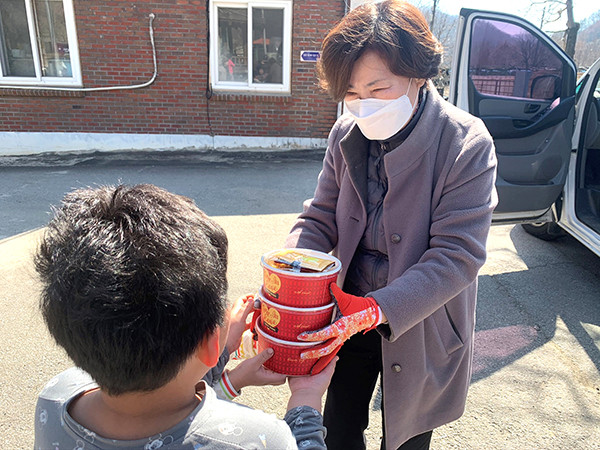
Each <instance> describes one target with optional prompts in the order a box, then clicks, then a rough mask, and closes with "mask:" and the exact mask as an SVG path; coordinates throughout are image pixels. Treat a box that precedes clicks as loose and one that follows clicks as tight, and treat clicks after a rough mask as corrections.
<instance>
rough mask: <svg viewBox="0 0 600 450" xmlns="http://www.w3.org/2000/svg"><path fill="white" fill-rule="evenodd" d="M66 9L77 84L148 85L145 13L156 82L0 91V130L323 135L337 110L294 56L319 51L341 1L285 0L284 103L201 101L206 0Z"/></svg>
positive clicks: (99, 0) (239, 97)
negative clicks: (289, 22) (288, 25)
mask: <svg viewBox="0 0 600 450" xmlns="http://www.w3.org/2000/svg"><path fill="white" fill-rule="evenodd" d="M73 3H74V9H75V16H76V27H77V35H78V41H79V52H80V61H81V70H82V76H83V83H84V87H98V86H107V85H131V84H140V83H143V82H145V81H147V80H149V79H150V77H151V76H152V73H153V63H152V48H151V45H150V40H149V35H148V23H149V19H148V16H149V14H150V13H154V14H155V15H156V18H155V20H154V24H153V26H154V38H155V42H156V50H157V58H158V78H157V79H156V81H155V82H154V83H153V84H152V85H150V86H149V87H146V88H143V89H137V90H120V91H102V92H85V93H74V92H68V93H65V92H52V91H48V90H45V91H44V90H36V91H21V90H11V89H0V131H17V132H27V131H42V132H44V131H45V132H48V131H49V132H53V131H55V132H81V133H90V132H104V133H166V134H213V135H228V136H283V137H302V138H324V137H326V136H327V133H328V131H329V128H330V127H331V125H332V124H333V122H334V121H335V118H336V104H335V103H333V102H332V101H331V100H330V99H329V98H328V97H327V95H326V94H325V93H324V92H322V91H321V90H320V89H319V88H318V86H317V80H316V77H315V64H314V63H310V62H300V58H299V55H300V51H301V50H315V49H319V48H320V42H321V40H322V39H323V37H324V36H325V34H326V33H327V31H328V30H329V28H331V26H332V25H333V24H334V23H335V22H337V21H338V20H339V19H340V18H341V17H342V15H343V14H344V1H343V0H294V2H293V28H292V34H293V38H292V40H293V42H292V55H291V57H292V74H291V95H290V96H281V95H279V96H277V95H250V94H247V95H246V94H235V95H234V94H222V93H213V96H212V97H211V98H210V100H208V99H207V96H206V88H207V68H208V59H207V58H208V52H207V2H206V1H205V0H197V1H196V0H163V1H158V0H136V1H135V2H132V1H121V0H93V1H92V0H74V2H73Z"/></svg>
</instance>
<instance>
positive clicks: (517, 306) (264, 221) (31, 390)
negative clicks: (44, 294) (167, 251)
mask: <svg viewBox="0 0 600 450" xmlns="http://www.w3.org/2000/svg"><path fill="white" fill-rule="evenodd" d="M320 165H321V163H320V158H318V157H306V158H299V159H290V160H287V161H286V160H279V161H273V160H266V159H261V160H254V161H253V160H244V161H238V162H231V161H226V162H223V161H217V162H207V163H206V164H204V163H202V164H197V165H189V164H187V165H185V164H184V165H179V166H178V165H172V164H170V165H166V164H162V163H161V164H159V163H152V162H150V163H147V164H133V165H124V164H120V165H116V166H115V165H111V164H88V165H84V166H71V167H68V166H64V167H51V168H48V167H36V168H29V169H27V168H23V167H20V168H15V167H13V168H7V167H4V168H0V172H1V173H0V175H2V176H0V189H2V190H1V192H3V193H4V196H3V197H2V198H0V206H1V208H0V223H1V224H4V225H0V236H3V237H4V239H3V240H1V241H0V344H1V346H0V435H1V436H2V437H3V438H2V440H3V442H2V445H1V446H2V447H3V448H31V446H32V444H33V436H32V432H33V431H32V430H33V411H34V405H35V398H36V394H37V392H38V391H39V390H40V389H41V387H42V386H43V385H44V383H45V381H47V380H48V379H49V378H51V377H52V376H53V375H54V374H56V373H57V372H59V371H60V370H62V369H63V368H66V367H68V366H69V365H70V363H69V361H68V360H67V359H66V357H65V356H64V355H63V353H62V352H61V351H60V350H59V349H57V348H56V347H55V346H54V344H53V343H52V342H51V340H50V339H49V337H48V335H47V333H46V331H45V329H44V327H43V324H42V322H41V319H40V316H39V314H38V311H37V295H38V289H39V286H38V283H37V281H36V279H35V277H34V273H33V270H32V265H31V255H32V252H33V251H34V249H35V246H36V242H37V238H38V236H39V231H34V232H27V233H25V234H21V235H18V236H13V234H15V233H16V232H21V231H27V230H32V229H35V228H37V227H39V226H42V225H43V223H45V220H47V218H48V211H49V205H50V204H51V203H54V204H55V203H56V202H57V201H58V199H59V198H60V197H61V196H62V194H63V193H64V192H65V191H66V190H70V189H71V188H73V187H77V186H85V185H93V184H103V183H116V182H118V181H119V180H121V181H123V182H127V183H132V182H151V183H155V184H158V185H160V186H163V187H165V188H167V189H170V190H172V191H174V192H178V193H183V194H185V195H189V196H191V197H193V198H195V199H196V202H197V203H198V204H199V205H201V207H202V208H203V209H204V210H205V211H207V212H208V213H209V214H210V215H212V216H214V217H215V218H216V220H217V221H218V222H219V223H221V224H222V226H223V227H224V228H225V229H226V231H227V233H228V236H229V239H230V261H231V264H230V268H229V280H230V296H231V297H237V296H239V295H242V294H245V293H247V292H252V291H254V290H256V289H257V288H258V287H259V286H260V283H261V276H262V272H261V269H260V266H259V258H260V255H261V254H263V253H265V252H267V251H270V250H273V249H276V248H279V247H280V246H281V244H282V242H283V239H284V237H285V235H286V233H287V231H288V230H289V228H290V226H291V224H292V222H293V220H294V217H295V215H296V213H297V211H299V210H300V209H301V202H302V200H303V199H304V198H306V197H308V196H310V195H311V194H312V190H313V188H314V183H315V180H316V176H317V174H318V171H319V169H320ZM2 184H4V186H2ZM9 223H12V225H11V227H12V228H10V231H7V230H8V228H6V226H7V225H6V224H9ZM2 227H4V228H2ZM2 233H4V234H2ZM488 250H489V257H488V261H487V263H486V265H485V266H484V267H483V269H482V271H481V273H480V276H479V285H480V289H479V297H478V309H477V331H476V354H475V360H474V364H473V381H472V386H471V391H470V395H469V398H468V403H467V410H466V412H465V414H464V416H463V417H462V418H461V419H460V420H458V421H457V422H454V423H452V424H449V425H446V426H444V427H442V428H440V429H438V430H436V432H435V433H434V438H433V442H432V448H433V449H470V448H472V449H505V448H506V449H509V448H510V449H512V448H523V449H529V448H531V449H592V448H600V444H599V443H600V427H599V426H598V424H599V423H600V294H599V293H600V258H598V257H597V256H595V255H594V254H592V253H591V252H589V251H588V250H586V249H585V248H583V247H582V246H581V245H580V244H579V243H578V242H576V241H575V240H573V239H572V238H570V237H565V238H563V239H561V240H559V241H556V242H551V243H549V242H544V241H540V240H537V239H536V238H534V237H532V236H530V235H528V234H526V233H525V232H524V231H523V230H522V229H521V228H520V227H519V226H495V227H492V231H491V234H490V239H489V241H488ZM239 401H240V402H242V403H246V404H248V405H250V406H254V407H257V408H262V409H265V410H267V411H269V412H272V413H274V414H276V415H278V416H279V417H282V416H283V413H284V412H285V403H286V401H287V387H285V386H282V387H277V388H273V387H268V388H245V389H244V393H243V394H242V396H241V397H240V398H239ZM380 435H381V429H380V425H379V405H378V398H377V397H376V398H375V399H374V401H373V405H372V423H371V426H370V428H369V430H368V436H367V437H368V444H369V449H376V448H379V437H380Z"/></svg>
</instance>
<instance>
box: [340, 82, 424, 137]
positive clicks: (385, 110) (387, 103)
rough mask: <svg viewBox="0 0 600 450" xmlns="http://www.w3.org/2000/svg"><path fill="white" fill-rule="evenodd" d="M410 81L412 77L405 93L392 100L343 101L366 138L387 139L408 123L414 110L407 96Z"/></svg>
mask: <svg viewBox="0 0 600 450" xmlns="http://www.w3.org/2000/svg"><path fill="white" fill-rule="evenodd" d="M411 82H412V78H411V79H410V80H409V82H408V88H407V89H406V94H404V95H402V96H400V97H398V98H397V99H394V100H380V99H378V98H366V99H364V100H361V99H356V100H350V101H349V102H347V101H344V104H345V105H346V109H347V110H348V112H349V113H350V114H352V116H354V120H355V121H356V124H357V125H358V127H359V128H360V131H362V133H363V134H364V135H365V137H366V138H367V139H371V140H377V141H381V140H385V139H388V138H390V137H392V136H393V135H395V134H396V133H397V132H398V131H400V130H401V129H402V128H403V127H404V126H405V125H406V124H407V123H408V121H409V120H410V118H411V117H412V115H413V110H414V105H412V104H411V103H410V99H409V98H408V91H409V89H410V84H411ZM415 103H416V99H415Z"/></svg>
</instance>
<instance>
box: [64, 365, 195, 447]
mask: <svg viewBox="0 0 600 450" xmlns="http://www.w3.org/2000/svg"><path fill="white" fill-rule="evenodd" d="M204 367H205V366H204ZM190 369H192V370H190ZM204 373H205V371H204ZM204 373H199V372H198V371H197V370H193V368H189V367H187V365H186V367H185V368H184V369H183V370H182V371H181V372H180V373H179V375H178V376H177V377H176V378H175V379H173V380H171V381H170V382H169V383H167V384H166V385H164V386H162V387H161V388H159V389H156V390H154V391H150V392H132V393H126V394H123V395H117V396H110V395H107V394H106V393H104V392H103V391H102V390H100V389H95V390H92V391H89V392H86V393H85V394H84V395H82V396H81V397H79V398H78V399H76V400H75V401H74V402H73V403H72V404H71V406H70V407H69V414H70V415H71V417H73V419H74V420H75V421H76V422H78V423H79V424H81V425H83V426H84V427H86V428H87V429H89V430H91V431H94V432H95V433H96V434H97V435H99V436H102V437H105V438H109V439H119V440H133V439H143V438H146V437H150V436H152V435H155V434H157V433H160V432H163V431H166V430H168V429H169V428H172V427H174V426H175V425H177V424H178V423H180V422H181V421H183V420H184V419H185V418H186V417H187V416H188V415H189V414H190V413H191V412H192V411H193V410H194V409H195V408H196V407H197V406H198V403H199V402H200V398H199V397H198V396H197V395H196V388H195V385H196V383H197V380H199V379H200V378H201V377H202V376H203V375H204Z"/></svg>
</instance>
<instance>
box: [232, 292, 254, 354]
mask: <svg viewBox="0 0 600 450" xmlns="http://www.w3.org/2000/svg"><path fill="white" fill-rule="evenodd" d="M253 305H254V296H253V295H252V294H248V295H245V296H243V297H240V298H238V299H237V300H236V301H235V302H233V304H232V305H231V308H230V309H229V334H228V336H227V343H226V344H225V345H226V347H227V351H228V352H229V353H230V354H231V353H233V352H234V351H236V350H237V348H238V347H239V346H240V343H241V341H242V333H243V332H244V330H245V329H246V328H247V324H246V321H247V320H248V315H250V313H251V312H252V309H253Z"/></svg>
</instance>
